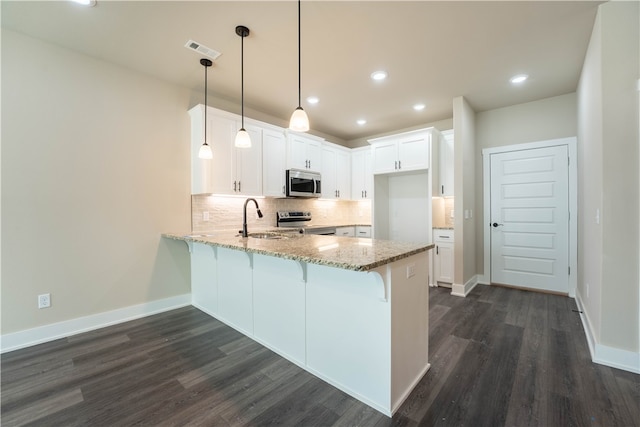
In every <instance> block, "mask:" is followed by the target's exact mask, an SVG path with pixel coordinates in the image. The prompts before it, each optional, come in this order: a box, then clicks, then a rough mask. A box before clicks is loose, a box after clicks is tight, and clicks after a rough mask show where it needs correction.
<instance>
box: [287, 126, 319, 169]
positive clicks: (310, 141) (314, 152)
mask: <svg viewBox="0 0 640 427" xmlns="http://www.w3.org/2000/svg"><path fill="white" fill-rule="evenodd" d="M288 145H289V149H288V157H287V167H288V168H289V169H308V170H312V171H316V172H320V171H321V170H322V140H321V139H315V138H313V137H309V136H308V135H306V136H305V135H299V134H294V133H290V134H289V138H288Z"/></svg>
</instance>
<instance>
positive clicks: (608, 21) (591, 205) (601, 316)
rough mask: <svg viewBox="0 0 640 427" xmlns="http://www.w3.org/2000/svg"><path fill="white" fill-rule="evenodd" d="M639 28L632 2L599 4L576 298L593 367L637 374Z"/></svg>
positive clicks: (584, 99) (586, 82)
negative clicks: (630, 368) (628, 367)
mask: <svg viewBox="0 0 640 427" xmlns="http://www.w3.org/2000/svg"><path fill="white" fill-rule="evenodd" d="M639 27H640V7H639V4H638V3H637V2H608V3H604V4H602V5H600V6H599V8H598V15H597V17H596V24H595V25H594V29H593V33H592V37H591V42H590V44H589V48H588V52H587V57H586V60H585V64H584V68H583V71H582V75H581V79H580V85H579V88H578V94H579V133H578V136H579V139H578V144H579V147H580V158H581V160H582V162H583V164H582V165H581V168H580V170H579V180H580V187H581V188H582V191H581V194H580V196H581V197H580V199H579V207H580V211H581V213H582V216H581V217H580V218H579V220H580V230H579V240H580V248H579V252H580V259H579V261H580V272H579V273H580V281H579V284H578V298H579V299H580V300H581V301H582V303H583V307H584V311H585V316H586V318H587V319H588V325H589V327H590V331H589V332H590V333H591V336H592V338H593V340H594V341H595V343H593V345H592V352H594V353H595V354H594V360H596V361H601V362H603V363H605V364H610V362H611V361H612V360H613V361H614V362H615V360H616V359H617V360H618V361H621V360H624V359H625V358H627V357H628V360H629V361H630V363H634V364H635V368H636V370H637V371H639V372H640V354H639V353H640V351H639V350H640V342H639V336H640V331H639V329H640V307H639V306H638V294H639V293H640V277H639V274H638V265H637V262H638V258H639V252H640V239H639V238H638V235H639V229H638V228H639V224H638V222H639V221H638V218H639V217H640V207H639V200H640V188H639V183H638V173H639V153H638V151H639V141H638V137H639V135H638V132H639V131H638V128H639V124H638V122H639V121H640V111H639V106H638V104H639V101H638V86H637V85H638V79H639V78H640V29H639ZM598 209H599V210H600V221H599V223H597V222H596V219H595V217H596V215H595V214H596V210H598ZM587 284H588V287H587ZM607 359H608V360H607ZM607 362H609V363H607ZM622 363H624V362H622Z"/></svg>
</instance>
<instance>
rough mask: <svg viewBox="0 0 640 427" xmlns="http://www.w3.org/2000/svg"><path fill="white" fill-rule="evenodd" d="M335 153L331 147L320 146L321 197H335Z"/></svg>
mask: <svg viewBox="0 0 640 427" xmlns="http://www.w3.org/2000/svg"><path fill="white" fill-rule="evenodd" d="M336 157H337V153H336V150H334V149H333V148H331V147H327V146H325V147H322V171H321V172H322V198H323V199H337V198H338V187H337V181H336V176H337V170H336Z"/></svg>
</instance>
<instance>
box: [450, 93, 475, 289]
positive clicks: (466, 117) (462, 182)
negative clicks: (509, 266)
mask: <svg viewBox="0 0 640 427" xmlns="http://www.w3.org/2000/svg"><path fill="white" fill-rule="evenodd" d="M453 132H454V154H453V157H454V185H453V187H454V190H453V194H454V230H455V237H454V238H455V243H454V257H455V272H454V278H453V281H454V283H453V289H452V291H453V292H458V293H460V292H461V290H460V289H458V290H456V288H457V287H458V286H461V285H465V284H466V283H467V282H469V281H470V280H472V279H473V278H474V276H475V275H476V273H477V268H476V265H475V259H476V254H475V253H476V245H475V241H476V227H475V220H474V218H475V217H476V216H477V213H478V210H477V209H476V208H475V199H476V194H475V192H476V188H475V181H476V176H475V161H474V159H475V157H476V156H477V155H478V150H477V149H476V114H475V112H474V111H473V109H472V108H471V106H470V105H469V103H468V102H467V100H466V99H464V97H461V96H459V97H457V98H454V99H453ZM471 210H473V213H472V212H471ZM465 211H467V212H468V213H469V215H468V217H467V218H466V219H465V215H464V213H465ZM472 215H473V217H472Z"/></svg>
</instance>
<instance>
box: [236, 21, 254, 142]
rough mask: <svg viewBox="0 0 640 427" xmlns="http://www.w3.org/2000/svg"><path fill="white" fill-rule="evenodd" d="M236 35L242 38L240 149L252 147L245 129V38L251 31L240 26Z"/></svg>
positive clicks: (238, 134) (238, 137)
mask: <svg viewBox="0 0 640 427" xmlns="http://www.w3.org/2000/svg"><path fill="white" fill-rule="evenodd" d="M236 34H237V35H239V36H240V85H241V90H240V92H241V97H242V100H241V102H242V126H241V127H240V130H239V131H238V133H237V134H236V142H235V146H236V147H238V148H249V147H251V137H250V136H249V133H248V132H247V131H246V130H245V129H244V38H245V37H247V36H248V35H249V29H248V28H247V27H245V26H244V25H238V26H237V27H236Z"/></svg>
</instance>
